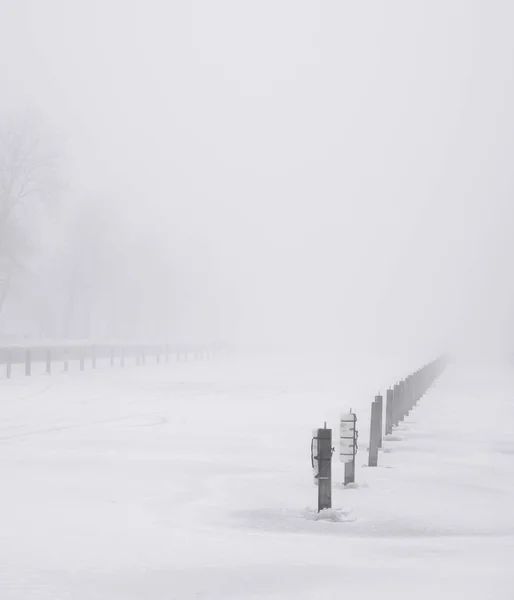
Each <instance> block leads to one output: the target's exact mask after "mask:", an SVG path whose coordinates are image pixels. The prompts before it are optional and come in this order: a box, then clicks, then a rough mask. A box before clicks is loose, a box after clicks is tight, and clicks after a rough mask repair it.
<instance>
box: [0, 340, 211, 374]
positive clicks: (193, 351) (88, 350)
mask: <svg viewBox="0 0 514 600" xmlns="http://www.w3.org/2000/svg"><path fill="white" fill-rule="evenodd" d="M102 348H103V349H105V347H102ZM108 348H109V354H108V358H109V364H110V366H111V367H114V366H115V364H116V359H117V358H118V359H119V366H120V367H122V368H123V367H125V361H126V359H127V358H129V357H134V359H135V363H136V365H138V366H144V365H146V362H147V357H149V356H150V352H152V353H153V358H154V360H155V363H156V364H160V363H161V356H162V360H163V362H166V363H167V362H169V360H170V356H171V355H172V354H173V353H174V354H175V355H176V358H177V361H187V360H189V359H190V358H191V356H193V359H194V360H206V359H211V358H215V357H216V356H217V355H218V354H219V351H220V349H219V347H217V346H216V347H215V346H195V347H181V348H180V347H171V346H170V345H165V346H147V347H145V346H135V347H134V346H110V347H108ZM37 350H38V351H40V352H41V351H43V352H44V355H45V358H44V362H45V365H46V373H47V374H48V375H50V374H51V373H52V348H46V349H44V350H41V349H40V348H37ZM55 350H56V351H57V352H58V354H59V355H60V356H61V359H60V361H59V362H62V364H63V367H64V372H68V370H69V361H70V357H69V354H70V351H71V350H74V351H75V353H78V354H79V356H78V361H79V368H80V370H81V371H84V370H85V366H86V360H87V359H89V360H91V366H92V368H93V369H96V366H97V349H96V347H95V346H82V347H78V348H73V349H66V348H56V349H55ZM23 351H24V359H23V364H24V367H25V375H26V376H27V377H29V376H30V375H32V365H33V362H34V361H33V354H34V348H25V349H23ZM13 364H14V362H13V357H12V350H7V351H6V362H5V374H6V377H7V379H9V378H10V377H11V375H12V365H13Z"/></svg>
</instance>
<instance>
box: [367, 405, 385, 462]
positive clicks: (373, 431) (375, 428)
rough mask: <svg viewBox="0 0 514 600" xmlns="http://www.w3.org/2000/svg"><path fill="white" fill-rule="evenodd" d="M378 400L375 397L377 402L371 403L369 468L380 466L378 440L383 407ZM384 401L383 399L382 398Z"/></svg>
mask: <svg viewBox="0 0 514 600" xmlns="http://www.w3.org/2000/svg"><path fill="white" fill-rule="evenodd" d="M377 398H379V396H376V397H375V401H374V402H372V403H371V423H370V428H369V459H368V467H376V466H377V465H378V438H379V433H380V430H379V426H380V422H379V421H380V417H379V410H380V407H381V402H380V403H379V402H377ZM380 399H381V400H382V398H381V397H380Z"/></svg>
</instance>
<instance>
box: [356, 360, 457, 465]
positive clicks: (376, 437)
mask: <svg viewBox="0 0 514 600" xmlns="http://www.w3.org/2000/svg"><path fill="white" fill-rule="evenodd" d="M446 363H447V360H446V357H444V356H443V357H440V358H437V359H436V360H434V361H432V362H430V363H428V364H427V365H425V366H423V367H421V369H418V370H417V371H416V372H415V373H412V374H411V375H409V376H408V377H406V378H405V379H403V380H402V381H400V382H399V383H397V384H395V385H394V386H393V387H392V388H390V389H388V390H387V395H386V405H385V428H384V420H383V414H384V406H383V397H382V396H381V395H380V394H379V395H377V396H375V400H374V401H373V402H372V404H371V425H370V436H369V437H370V440H369V457H368V466H370V467H376V466H377V465H378V451H379V449H380V448H381V447H382V439H383V433H385V435H391V434H392V432H393V428H394V427H398V425H399V424H400V423H401V422H402V421H403V420H404V419H405V417H406V416H408V415H409V413H410V411H411V410H412V409H413V408H414V407H415V406H416V404H417V403H418V402H419V400H420V399H421V398H422V397H423V395H424V394H425V393H426V392H427V391H428V390H429V389H430V387H431V386H432V385H433V383H434V381H435V380H436V379H437V378H438V377H439V376H440V375H441V374H442V372H443V371H444V369H445V368H446Z"/></svg>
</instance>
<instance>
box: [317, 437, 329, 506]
mask: <svg viewBox="0 0 514 600" xmlns="http://www.w3.org/2000/svg"><path fill="white" fill-rule="evenodd" d="M317 460H318V512H320V511H322V510H324V509H326V508H332V430H331V429H326V427H325V428H323V429H318V457H317Z"/></svg>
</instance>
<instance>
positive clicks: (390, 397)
mask: <svg viewBox="0 0 514 600" xmlns="http://www.w3.org/2000/svg"><path fill="white" fill-rule="evenodd" d="M393 403H394V392H393V390H392V389H391V388H389V389H388V390H387V396H386V422H385V434H386V435H391V434H392V433H393V412H394V406H393Z"/></svg>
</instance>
